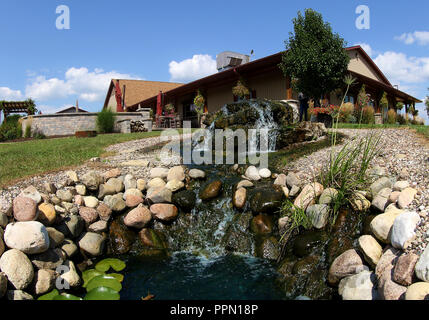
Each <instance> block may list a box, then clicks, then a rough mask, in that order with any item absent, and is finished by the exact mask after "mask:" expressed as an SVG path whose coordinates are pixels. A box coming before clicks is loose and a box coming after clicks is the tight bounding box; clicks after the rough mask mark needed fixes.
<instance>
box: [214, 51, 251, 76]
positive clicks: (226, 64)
mask: <svg viewBox="0 0 429 320" xmlns="http://www.w3.org/2000/svg"><path fill="white" fill-rule="evenodd" d="M248 62H250V56H248V55H245V54H241V53H236V52H231V51H225V52H222V53H219V54H218V55H217V57H216V63H217V70H218V71H219V72H222V71H224V70H228V69H231V68H235V67H238V66H240V65H242V64H245V63H248Z"/></svg>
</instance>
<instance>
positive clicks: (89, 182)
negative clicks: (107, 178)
mask: <svg viewBox="0 0 429 320" xmlns="http://www.w3.org/2000/svg"><path fill="white" fill-rule="evenodd" d="M80 181H81V182H82V183H83V184H84V185H85V186H86V187H87V188H88V190H91V191H96V190H97V189H98V187H99V186H100V184H102V183H103V177H102V176H101V175H100V174H99V173H98V172H96V171H89V172H87V173H85V174H84V175H83V176H82V177H81V178H80Z"/></svg>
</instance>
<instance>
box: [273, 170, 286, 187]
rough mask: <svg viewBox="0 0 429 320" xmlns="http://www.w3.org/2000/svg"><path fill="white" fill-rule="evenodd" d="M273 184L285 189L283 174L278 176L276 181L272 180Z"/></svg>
mask: <svg viewBox="0 0 429 320" xmlns="http://www.w3.org/2000/svg"><path fill="white" fill-rule="evenodd" d="M274 184H275V185H279V186H282V187H286V175H285V174H284V173H281V174H279V175H278V176H277V178H276V180H274Z"/></svg>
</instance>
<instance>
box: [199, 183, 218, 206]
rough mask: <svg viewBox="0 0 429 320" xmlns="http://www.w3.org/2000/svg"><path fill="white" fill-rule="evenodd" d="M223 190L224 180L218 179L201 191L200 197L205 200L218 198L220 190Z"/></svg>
mask: <svg viewBox="0 0 429 320" xmlns="http://www.w3.org/2000/svg"><path fill="white" fill-rule="evenodd" d="M221 190H222V181H220V180H216V181H213V182H211V183H209V184H208V185H207V186H206V187H205V188H204V189H202V190H201V192H200V198H201V200H203V201H207V200H211V199H214V198H216V197H217V196H218V195H219V193H220V191H221Z"/></svg>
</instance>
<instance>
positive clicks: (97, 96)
mask: <svg viewBox="0 0 429 320" xmlns="http://www.w3.org/2000/svg"><path fill="white" fill-rule="evenodd" d="M111 79H138V78H137V77H134V76H132V75H129V74H123V73H119V72H116V71H109V72H104V70H102V69H95V70H94V71H93V72H91V71H89V70H88V69H87V68H74V67H73V68H70V69H68V70H67V71H66V73H65V74H64V79H58V78H50V79H47V78H46V77H45V76H38V77H36V78H35V79H33V80H32V81H31V82H30V84H29V85H27V87H26V90H25V93H26V96H28V97H31V98H33V99H35V100H37V101H49V100H55V99H65V98H69V97H73V96H75V97H76V98H79V99H82V100H85V101H90V102H95V101H102V100H103V99H104V97H105V96H106V92H107V89H108V87H109V84H110V80H111Z"/></svg>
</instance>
